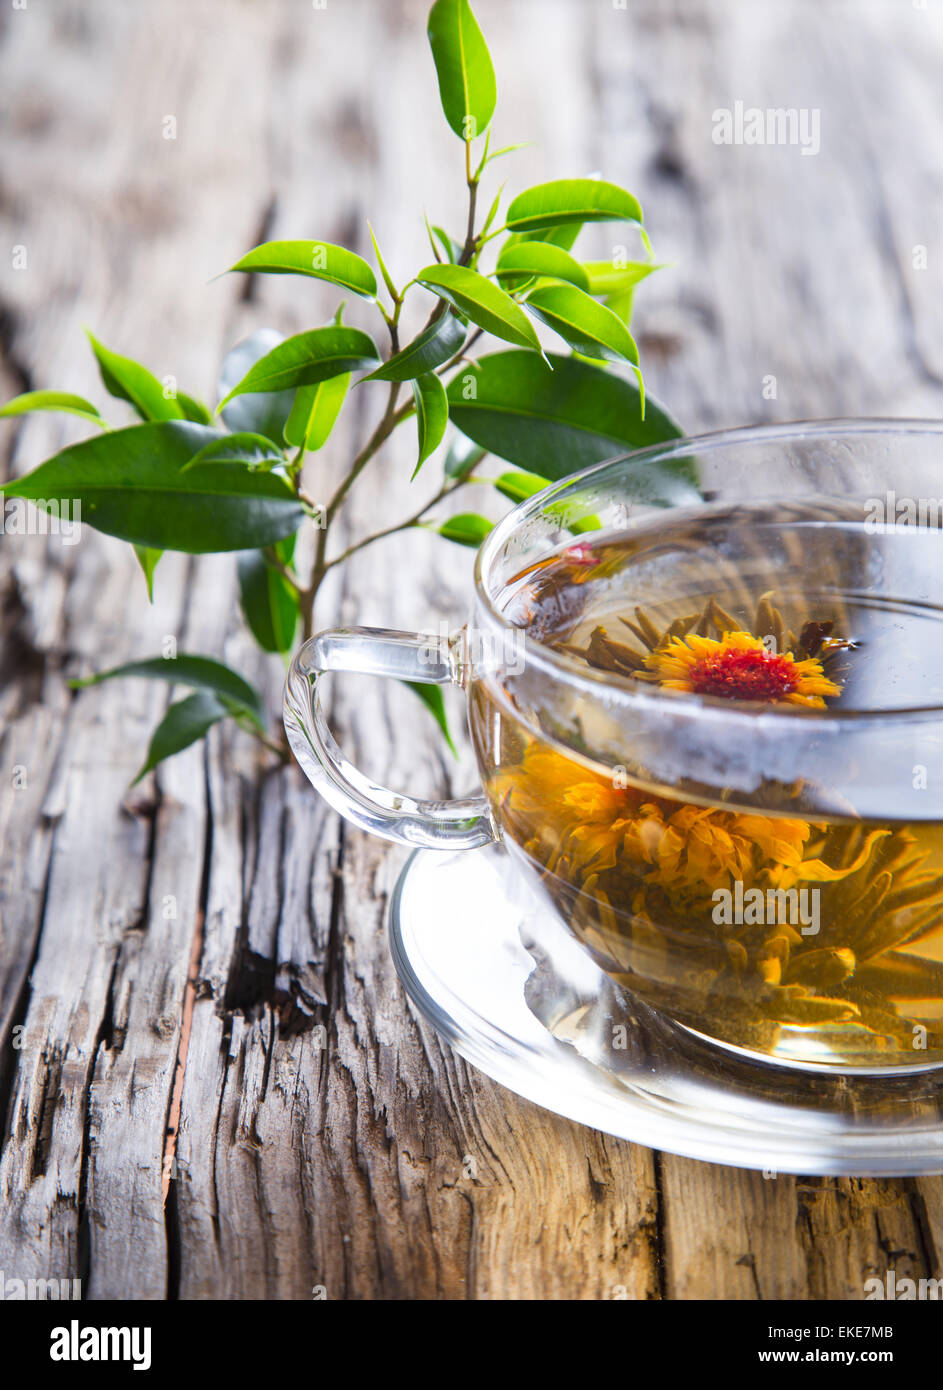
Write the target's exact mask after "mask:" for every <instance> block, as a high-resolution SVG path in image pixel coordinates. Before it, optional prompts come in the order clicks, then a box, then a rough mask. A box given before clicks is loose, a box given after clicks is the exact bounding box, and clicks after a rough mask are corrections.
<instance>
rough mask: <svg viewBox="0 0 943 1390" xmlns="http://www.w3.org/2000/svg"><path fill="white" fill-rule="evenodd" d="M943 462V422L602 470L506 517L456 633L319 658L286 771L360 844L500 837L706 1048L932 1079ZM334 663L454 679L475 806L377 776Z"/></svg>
mask: <svg viewBox="0 0 943 1390" xmlns="http://www.w3.org/2000/svg"><path fill="white" fill-rule="evenodd" d="M941 453H943V423H935V422H921V421H913V422H910V421H877V420H875V421H868V420H865V421H839V422H833V421H826V422H815V423H809V424H799V425H787V426H780V427H770V428H763V429H752V430H736V431H729V432H726V433H723V434H718V435H713V436H705V437H701V438H697V439H690V440H685V441H680V442H677V443H675V444H673V445H669V446H659V447H656V448H653V449H649V450H645V451H642V452H638V453H635V454H632V455H629V456H627V457H624V458H619V459H615V460H613V461H611V462H607V463H603V464H599V465H598V466H596V467H594V468H590V469H587V470H585V471H584V472H582V473H579V474H577V475H575V476H574V477H572V478H570V479H568V480H566V481H565V482H564V483H560V484H557V485H554V486H552V487H551V488H548V489H547V490H545V491H544V492H542V493H540V494H538V495H537V496H536V497H534V498H531V499H529V500H528V501H527V502H525V503H523V504H522V505H521V506H519V507H517V508H516V509H515V510H514V511H513V512H511V513H510V515H509V516H507V517H505V519H504V520H503V521H502V522H500V523H499V524H498V525H497V526H496V528H495V529H494V531H493V532H492V533H491V535H490V536H489V537H488V539H487V540H486V541H485V543H484V545H483V546H482V548H481V550H480V552H479V555H478V560H477V564H476V570H475V601H474V610H473V615H472V619H471V621H470V623H469V624H468V626H467V627H466V628H464V629H463V630H462V631H461V632H459V633H457V634H455V635H454V636H452V637H449V638H433V637H429V636H428V635H424V634H420V633H405V632H393V631H385V630H373V629H365V628H352V629H343V630H334V631H329V632H322V633H320V634H319V635H317V636H316V637H313V638H312V639H311V640H310V641H309V642H306V643H305V645H304V646H303V647H302V648H301V650H300V651H299V652H298V653H297V655H296V656H295V658H294V660H293V662H292V666H291V671H290V674H289V678H288V683H287V686H286V694H285V725H286V729H287V732H288V738H289V741H290V743H291V746H292V749H293V751H294V753H295V755H296V757H297V758H298V761H299V762H300V763H301V766H302V767H303V769H304V771H305V772H306V774H307V775H308V777H309V778H310V780H311V782H312V783H313V784H314V786H315V787H316V788H317V789H318V790H319V791H320V792H321V793H322V795H324V796H325V797H326V799H327V800H328V801H329V802H330V803H331V804H332V805H333V806H334V807H335V808H336V809H337V810H339V811H340V812H341V813H342V814H343V815H345V816H346V817H347V818H348V819H349V820H351V821H353V822H354V823H355V824H357V825H359V826H361V827H362V828H364V829H367V830H371V831H374V832H375V833H377V834H380V835H383V836H385V837H387V838H389V839H392V840H396V841H399V842H401V843H404V844H409V845H413V846H421V847H426V848H432V849H453V850H454V849H461V848H472V847H475V846H478V845H483V844H485V843H487V842H489V841H490V840H493V839H500V840H501V841H502V843H503V844H504V846H505V847H506V849H507V851H508V854H509V858H510V862H511V864H512V865H514V866H516V867H518V868H519V869H520V871H521V872H523V873H525V874H526V875H527V876H528V877H529V878H530V880H531V881H532V883H534V884H536V885H538V887H539V891H540V892H541V894H542V895H543V897H544V899H545V900H546V901H547V902H549V903H551V904H552V905H553V908H554V909H555V911H556V912H557V913H558V914H559V916H560V917H561V919H562V920H563V921H564V922H565V923H566V925H567V926H568V928H569V929H570V931H571V932H572V933H573V934H574V935H575V936H576V938H577V939H578V940H579V941H580V942H581V944H582V945H583V946H584V947H585V949H587V950H588V951H589V952H590V953H591V954H592V956H593V957H594V959H595V960H596V962H597V963H598V964H599V965H600V966H601V967H602V968H603V969H604V970H605V971H606V972H607V974H609V975H610V976H612V978H613V979H615V980H616V981H617V982H618V983H619V984H620V985H622V986H623V987H625V988H626V989H627V990H630V991H632V992H634V993H635V994H637V995H638V996H640V997H641V998H642V999H643V1000H645V1002H646V1003H648V1004H649V1005H651V1006H652V1007H654V1008H656V1009H658V1010H659V1011H661V1012H663V1013H664V1014H665V1015H667V1016H668V1017H670V1018H671V1019H672V1020H674V1021H675V1022H676V1023H677V1024H678V1025H680V1026H682V1027H684V1028H687V1029H689V1030H692V1031H694V1032H695V1033H697V1034H699V1035H701V1036H702V1037H706V1038H707V1039H709V1040H711V1041H712V1042H715V1043H717V1044H720V1045H722V1046H725V1047H728V1048H733V1049H737V1050H740V1051H744V1052H746V1053H749V1054H753V1055H756V1056H757V1057H759V1058H762V1059H764V1060H767V1061H776V1062H780V1063H786V1064H791V1065H800V1066H806V1067H813V1068H822V1069H828V1070H835V1069H838V1070H848V1071H852V1070H853V1071H864V1070H870V1071H895V1072H898V1071H906V1070H908V1069H916V1070H922V1069H924V1068H926V1067H929V1066H936V1065H939V1064H941V1063H943V500H941V495H943V467H941V464H940V457H941ZM934 486H935V487H936V495H934ZM329 671H357V672H362V673H365V674H370V675H386V676H394V677H397V678H399V679H404V680H410V681H420V682H428V683H434V684H446V683H449V682H453V681H454V682H457V683H459V684H460V685H462V686H463V687H464V688H465V690H466V692H467V697H468V714H469V728H470V732H471V737H472V741H473V744H474V748H475V752H476V756H477V760H478V765H479V769H480V772H481V777H482V783H483V789H484V792H483V794H482V795H477V796H472V797H469V798H466V799H464V800H458V801H451V802H424V801H415V800H412V799H410V798H409V797H406V796H401V795H397V794H394V793H393V792H390V791H388V790H386V789H385V788H382V787H378V786H376V785H374V784H373V783H372V782H370V781H369V779H367V778H365V777H364V776H363V775H362V774H361V773H359V772H358V771H357V770H356V769H355V768H354V767H353V766H352V765H351V764H350V763H349V762H348V761H347V760H346V759H345V758H344V756H343V754H342V753H341V751H340V750H339V748H338V747H337V745H336V743H335V741H334V739H333V737H332V736H331V733H330V730H329V729H328V728H327V726H326V723H325V721H324V718H323V715H322V713H321V710H320V706H319V699H318V696H319V691H318V682H319V680H320V678H321V676H322V675H323V674H324V673H326V672H329Z"/></svg>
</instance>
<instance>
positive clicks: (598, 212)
mask: <svg viewBox="0 0 943 1390" xmlns="http://www.w3.org/2000/svg"><path fill="white" fill-rule="evenodd" d="M506 221H507V225H508V227H510V229H511V230H512V231H514V232H525V231H531V230H532V229H534V228H544V227H554V226H557V225H558V224H560V223H566V222H580V223H582V222H639V223H640V222H641V221H642V209H641V207H640V206H639V203H638V200H637V199H636V198H634V197H633V196H632V194H631V193H629V192H628V191H627V190H626V189H624V188H619V187H618V186H617V185H616V184H614V183H606V182H605V181H604V180H603V179H557V180H555V181H554V182H553V183H541V184H537V185H536V187H534V188H528V189H527V190H526V191H525V192H524V193H519V194H518V196H517V197H516V198H515V199H514V201H513V203H512V204H511V206H510V207H509V208H508V211H507V218H506Z"/></svg>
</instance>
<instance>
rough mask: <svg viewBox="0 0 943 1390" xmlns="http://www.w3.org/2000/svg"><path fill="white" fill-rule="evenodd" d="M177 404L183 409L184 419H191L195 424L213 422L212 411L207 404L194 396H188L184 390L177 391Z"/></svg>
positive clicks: (209, 423)
mask: <svg viewBox="0 0 943 1390" xmlns="http://www.w3.org/2000/svg"><path fill="white" fill-rule="evenodd" d="M177 404H178V405H179V407H180V409H181V410H182V411H183V414H184V419H186V420H192V421H193V423H194V424H195V425H211V424H212V423H213V413H212V411H211V410H210V408H209V406H207V405H204V404H203V402H202V401H199V400H197V398H196V396H188V395H187V393H186V392H185V391H178V392H177Z"/></svg>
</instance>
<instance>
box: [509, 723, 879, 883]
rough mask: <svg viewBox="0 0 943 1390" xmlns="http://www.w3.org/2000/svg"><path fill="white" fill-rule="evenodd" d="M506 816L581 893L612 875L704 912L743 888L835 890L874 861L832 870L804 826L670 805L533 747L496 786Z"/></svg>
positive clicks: (870, 844) (806, 824)
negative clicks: (718, 897) (736, 885)
mask: <svg viewBox="0 0 943 1390" xmlns="http://www.w3.org/2000/svg"><path fill="white" fill-rule="evenodd" d="M494 789H495V791H496V792H497V794H498V795H499V796H500V797H501V802H502V812H503V815H504V817H505V818H506V820H507V823H508V824H509V825H510V826H511V827H513V829H514V830H515V831H516V832H517V834H518V835H519V836H520V837H521V839H522V840H523V842H524V845H525V848H526V849H527V850H528V852H529V853H531V854H533V855H534V856H535V857H536V858H537V859H539V860H540V862H541V863H543V864H544V866H545V867H546V868H547V869H549V871H550V872H551V873H554V874H559V875H561V876H563V877H564V878H568V879H570V880H571V881H573V882H574V883H575V884H577V885H580V884H583V883H585V882H586V880H587V879H588V878H590V876H592V877H593V878H594V879H595V878H597V877H598V875H600V874H605V873H608V872H609V871H610V870H618V871H620V872H628V873H629V874H630V875H631V876H632V877H633V878H634V879H636V880H637V881H638V882H639V883H640V884H644V885H646V886H647V887H650V888H654V887H657V888H660V889H662V890H663V891H664V892H666V893H667V894H668V896H669V897H670V898H673V899H676V900H678V901H679V902H680V901H682V900H683V901H685V902H687V903H688V904H690V905H693V904H708V903H709V902H710V900H711V896H712V894H713V892H714V890H715V889H716V888H717V887H718V886H719V885H724V884H728V883H733V882H736V881H738V880H739V881H740V882H742V883H744V884H745V885H746V886H748V887H749V886H752V885H755V884H763V885H764V886H769V887H775V888H788V887H791V886H793V885H795V884H797V883H799V882H801V881H806V882H823V881H824V882H834V881H835V880H836V879H840V878H845V877H846V876H847V875H849V874H851V873H854V872H855V871H856V870H857V869H858V868H860V867H861V864H862V863H864V862H865V860H866V859H867V857H868V856H869V855H870V853H871V849H872V847H873V843H874V839H875V837H874V836H870V837H868V840H867V842H866V844H865V847H864V849H863V850H862V852H861V854H860V855H859V856H858V857H857V858H856V860H855V862H854V863H852V864H851V865H847V866H845V867H844V868H841V869H836V868H832V867H831V866H830V865H828V864H826V863H824V861H823V860H821V859H813V858H810V859H804V858H803V854H804V853H805V849H806V845H807V842H808V840H809V839H810V837H811V834H812V826H811V825H810V824H809V822H808V821H804V820H792V819H786V818H783V817H774V816H763V815H758V814H755V813H744V812H739V811H725V810H720V809H718V808H712V807H703V806H693V805H687V804H682V805H680V806H679V805H678V804H677V803H672V802H669V801H666V800H664V799H663V798H658V797H653V796H652V795H651V793H649V792H643V791H640V790H637V789H635V788H633V787H620V786H617V785H616V784H615V783H614V782H613V781H612V780H610V779H607V778H605V777H602V776H600V775H599V774H598V773H594V772H591V771H590V770H589V769H588V768H584V767H582V766H581V765H580V764H578V763H576V762H575V761H572V760H571V759H569V758H566V757H563V756H562V755H561V754H559V753H557V752H554V751H553V750H552V749H549V748H544V747H541V746H540V745H539V744H532V745H531V746H530V747H529V748H528V749H527V751H526V753H525V754H524V759H523V763H522V765H521V767H520V768H519V769H515V770H514V771H513V772H510V773H505V774H502V775H500V776H498V777H497V778H496V779H495V788H494Z"/></svg>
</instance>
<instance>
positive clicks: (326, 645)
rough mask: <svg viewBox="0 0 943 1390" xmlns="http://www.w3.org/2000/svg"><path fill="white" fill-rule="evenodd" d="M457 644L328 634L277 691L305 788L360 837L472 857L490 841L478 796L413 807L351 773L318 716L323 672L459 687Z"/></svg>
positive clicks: (306, 649)
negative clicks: (280, 692) (281, 691)
mask: <svg viewBox="0 0 943 1390" xmlns="http://www.w3.org/2000/svg"><path fill="white" fill-rule="evenodd" d="M461 640H462V639H461V635H459V636H458V637H455V638H452V639H451V640H448V639H445V638H436V637H428V636H424V635H423V634H422V633H419V632H394V631H392V630H390V629H387V628H371V627H349V628H333V629H329V630H328V631H326V632H319V633H318V634H317V635H316V636H315V637H312V638H310V639H309V641H307V642H305V644H304V646H302V647H301V648H300V649H299V650H298V651H297V652H296V653H295V656H294V658H293V660H292V663H291V667H290V669H289V672H288V679H287V681H286V683H285V700H284V711H283V713H284V720H285V732H286V734H287V735H288V742H289V744H290V746H291V750H292V752H293V753H294V755H295V757H296V758H297V759H298V762H299V763H300V764H301V767H302V769H303V770H304V772H305V774H306V776H307V777H308V780H309V781H310V782H311V783H312V785H313V786H314V787H315V788H316V789H317V790H318V791H319V792H320V793H321V795H322V796H323V797H324V799H325V800H326V801H327V802H328V803H329V804H330V805H331V806H333V807H334V809H335V811H339V812H340V813H341V815H342V816H345V817H346V818H347V820H349V821H353V823H354V825H359V826H360V828H361V830H369V831H371V832H372V833H373V834H374V835H382V836H383V838H384V839H387V840H395V841H397V842H398V843H399V844H404V845H417V846H421V847H423V848H425V849H474V848H475V846H476V845H484V844H487V843H488V842H489V841H490V840H493V839H495V831H494V827H493V825H492V822H491V816H490V813H489V809H488V802H487V800H486V798H485V797H484V796H469V797H465V798H463V799H460V800H456V801H414V800H413V799H412V798H411V797H408V796H400V795H398V794H397V793H396V792H391V791H388V790H387V789H386V787H381V786H378V785H377V784H376V783H375V782H372V781H371V780H370V779H369V778H368V777H365V776H364V774H363V773H362V772H358V770H357V769H356V768H355V767H354V766H353V764H352V763H350V762H348V760H347V759H346V758H345V757H344V754H343V753H342V752H341V750H340V748H339V747H338V746H337V743H336V742H335V739H334V735H333V734H332V733H331V731H330V729H329V728H328V726H327V722H326V720H325V718H324V714H323V711H322V709H321V700H320V690H319V683H320V681H321V678H322V677H323V676H324V675H326V674H327V673H328V672H329V671H356V672H357V673H358V674H360V675H365V676H391V677H393V678H395V679H396V680H404V681H418V682H421V683H422V684H423V685H448V684H450V683H451V682H455V684H457V685H461V684H462V677H463V672H462V663H461V659H460V657H459V647H460V644H461Z"/></svg>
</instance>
